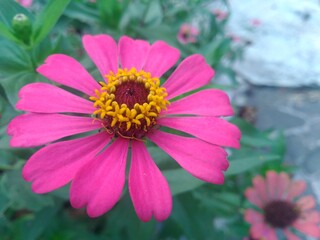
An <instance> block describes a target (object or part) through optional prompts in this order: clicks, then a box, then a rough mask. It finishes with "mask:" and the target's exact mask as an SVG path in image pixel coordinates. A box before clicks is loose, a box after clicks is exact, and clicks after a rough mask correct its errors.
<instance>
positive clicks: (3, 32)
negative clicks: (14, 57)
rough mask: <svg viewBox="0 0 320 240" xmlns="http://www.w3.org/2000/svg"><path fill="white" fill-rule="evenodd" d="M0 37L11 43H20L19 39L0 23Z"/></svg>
mask: <svg viewBox="0 0 320 240" xmlns="http://www.w3.org/2000/svg"><path fill="white" fill-rule="evenodd" d="M0 36H3V37H6V38H7V39H9V40H11V41H13V42H16V43H20V41H19V39H18V38H16V36H15V35H14V34H13V33H12V32H11V31H10V29H9V28H8V27H7V26H6V25H5V24H3V23H2V22H0Z"/></svg>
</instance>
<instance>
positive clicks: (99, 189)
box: [70, 138, 129, 217]
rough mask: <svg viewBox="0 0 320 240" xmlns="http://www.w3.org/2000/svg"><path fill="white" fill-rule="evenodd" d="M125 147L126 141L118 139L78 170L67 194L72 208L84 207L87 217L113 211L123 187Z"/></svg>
mask: <svg viewBox="0 0 320 240" xmlns="http://www.w3.org/2000/svg"><path fill="white" fill-rule="evenodd" d="M128 147H129V141H128V140H126V139H123V138H118V139H117V140H116V141H115V142H113V143H112V144H111V145H110V146H109V147H108V148H107V149H106V150H105V151H103V152H102V153H101V154H100V155H98V156H97V157H96V158H94V159H93V160H92V161H90V162H89V163H88V164H86V165H85V166H83V167H82V168H81V169H80V171H79V172H78V173H77V174H76V176H75V178H74V180H73V181H72V184H71V190H70V201H71V205H72V206H73V207H74V208H82V207H84V206H86V205H87V213H88V215H89V216H90V217H98V216H100V215H102V214H104V213H106V212H107V211H109V210H110V209H111V208H113V206H114V205H115V204H116V203H117V202H118V200H119V198H120V196H121V193H122V189H123V186H124V183H125V169H126V159H127V153H128Z"/></svg>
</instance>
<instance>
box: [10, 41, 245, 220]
mask: <svg viewBox="0 0 320 240" xmlns="http://www.w3.org/2000/svg"><path fill="white" fill-rule="evenodd" d="M83 45H84V48H85V50H86V52H87V53H88V55H89V56H90V58H91V59H92V61H93V62H94V63H95V65H96V66H97V68H98V70H99V71H100V73H101V76H102V77H103V79H105V81H103V82H100V84H99V83H98V82H96V80H95V79H93V77H92V76H91V75H90V74H89V73H88V72H87V71H86V69H85V68H84V67H83V66H82V65H81V64H80V63H79V62H78V61H76V60H75V59H73V58H71V57H69V56H66V55H63V54H54V55H51V56H49V57H48V58H47V59H46V61H45V63H44V64H43V65H41V66H40V67H38V69H37V71H38V73H40V74H42V75H43V76H45V77H47V78H49V79H50V80H52V81H54V82H56V83H58V84H62V85H64V86H67V87H69V88H73V89H75V90H77V91H79V92H82V94H84V95H85V97H84V98H82V97H80V96H78V95H75V94H73V93H70V92H68V91H66V90H64V89H62V88H59V87H57V86H54V85H51V84H47V83H32V84H29V85H26V86H24V87H23V88H22V89H21V90H20V92H19V97H20V100H19V101H18V103H17V105H16V107H17V108H18V109H20V110H24V111H27V112H28V113H26V114H23V115H20V116H18V117H16V118H14V119H13V120H12V121H11V122H10V124H9V126H8V134H9V135H11V136H12V139H11V141H10V145H11V146H12V147H35V146H40V145H43V144H46V146H45V147H43V148H42V149H40V150H39V151H37V152H36V153H35V154H34V155H32V156H31V158H30V159H29V160H28V161H27V163H26V164H25V166H24V168H23V172H22V174H23V177H24V179H25V180H26V181H30V182H32V190H33V191H34V192H36V193H39V194H41V193H47V192H50V191H53V190H55V189H57V188H60V187H61V186H63V185H66V184H67V183H69V182H70V181H72V184H71V189H70V201H71V204H72V206H73V207H75V208H82V207H87V213H88V215H89V216H90V217H97V216H100V215H102V214H104V213H105V212H107V211H109V210H110V209H111V208H112V207H113V206H114V205H115V204H116V203H117V202H118V201H119V199H120V197H121V194H122V191H123V187H124V184H125V179H126V177H125V173H126V162H127V156H128V152H129V151H130V156H131V166H130V171H129V177H128V185H129V192H130V195H131V199H132V202H133V205H134V208H135V210H136V213H137V215H138V217H139V218H140V219H141V220H142V221H149V220H150V219H151V218H152V216H154V217H155V219H156V220H158V221H162V220H165V219H166V218H167V217H168V216H169V215H170V212H171V208H172V198H171V192H170V188H169V185H168V183H167V181H166V179H165V178H164V176H163V175H162V173H161V172H160V170H159V168H158V167H157V165H156V164H155V163H154V161H153V159H152V157H151V156H150V154H149V152H148V150H147V146H146V143H147V142H150V141H151V142H153V143H154V144H156V145H157V146H158V147H160V148H161V149H163V150H164V151H165V152H166V153H167V154H168V155H170V156H171V157H172V158H173V159H175V160H176V161H177V162H178V164H180V166H181V167H183V168H184V169H185V170H186V171H188V172H189V173H190V174H192V175H193V176H195V177H197V178H199V179H201V180H203V181H206V182H210V183H214V184H222V183H223V182H224V175H223V171H225V170H226V169H227V168H228V166H229V163H228V161H227V154H226V152H225V150H224V149H223V148H222V147H221V146H226V147H235V148H238V147H239V139H240V134H241V133H240V131H239V129H238V128H237V127H236V126H234V125H232V124H230V123H228V122H227V121H226V120H224V119H222V118H221V116H230V115H232V114H233V110H232V106H231V105H230V102H229V98H228V96H227V95H226V94H225V93H224V92H222V91H220V90H216V89H207V90H203V91H200V92H196V93H193V94H191V95H188V96H186V97H184V98H181V99H179V100H176V101H172V102H171V103H170V104H169V101H171V100H172V99H174V98H175V97H177V96H180V95H182V94H185V93H187V92H190V91H193V90H195V89H198V88H200V87H202V86H204V85H206V84H208V83H209V82H210V81H211V79H212V77H213V76H214V70H213V69H212V68H211V67H210V66H209V65H208V64H207V63H206V62H205V59H204V58H203V57H202V56H201V55H198V54H195V55H192V56H189V57H187V58H186V59H185V60H183V61H182V62H181V63H180V65H179V66H178V67H177V69H176V70H175V71H174V72H173V73H172V74H171V76H170V77H169V78H168V79H167V80H166V81H165V83H164V84H163V85H162V86H160V77H161V76H162V75H163V74H164V73H165V72H166V71H168V70H169V69H170V68H171V67H172V66H174V65H175V64H176V62H177V61H178V59H179V56H180V52H179V50H178V49H175V48H173V47H171V46H169V45H168V44H166V43H165V42H163V41H157V42H155V43H153V44H152V45H150V44H149V43H148V42H146V41H143V40H133V39H131V38H129V37H126V36H123V37H121V38H120V40H119V43H118V45H117V43H116V42H115V41H114V40H113V39H112V37H110V36H108V35H96V36H91V35H85V36H84V37H83ZM119 62H120V65H121V68H120V67H119V66H118V63H119ZM89 99H90V100H91V101H90V100H89ZM61 113H69V114H67V115H65V114H61ZM70 113H71V114H70ZM75 113H76V114H77V115H75ZM160 126H164V127H167V128H171V129H176V130H178V131H181V132H185V133H187V134H189V135H190V136H188V137H186V136H180V135H175V134H172V133H169V132H166V131H164V130H163V129H160ZM89 131H90V132H92V131H96V132H95V133H92V135H89V136H86V137H81V138H79V137H78V138H76V139H73V140H63V141H57V142H56V140H58V139H61V138H64V137H67V136H71V135H75V134H79V133H84V132H89ZM191 136H193V137H191ZM52 142H53V143H52Z"/></svg>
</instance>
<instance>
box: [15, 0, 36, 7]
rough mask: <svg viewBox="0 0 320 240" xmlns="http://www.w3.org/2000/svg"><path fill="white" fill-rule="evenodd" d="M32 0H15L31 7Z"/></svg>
mask: <svg viewBox="0 0 320 240" xmlns="http://www.w3.org/2000/svg"><path fill="white" fill-rule="evenodd" d="M32 1H33V0H18V1H17V2H18V3H20V4H21V6H23V7H26V8H28V7H31V5H32Z"/></svg>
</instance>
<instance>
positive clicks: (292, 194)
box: [287, 180, 307, 200]
mask: <svg viewBox="0 0 320 240" xmlns="http://www.w3.org/2000/svg"><path fill="white" fill-rule="evenodd" d="M306 187H307V185H306V182H305V181H303V180H299V181H295V182H291V184H290V186H289V190H288V195H287V199H288V200H293V199H294V198H296V197H298V196H299V195H301V194H302V193H303V192H304V191H305V189H306Z"/></svg>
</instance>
